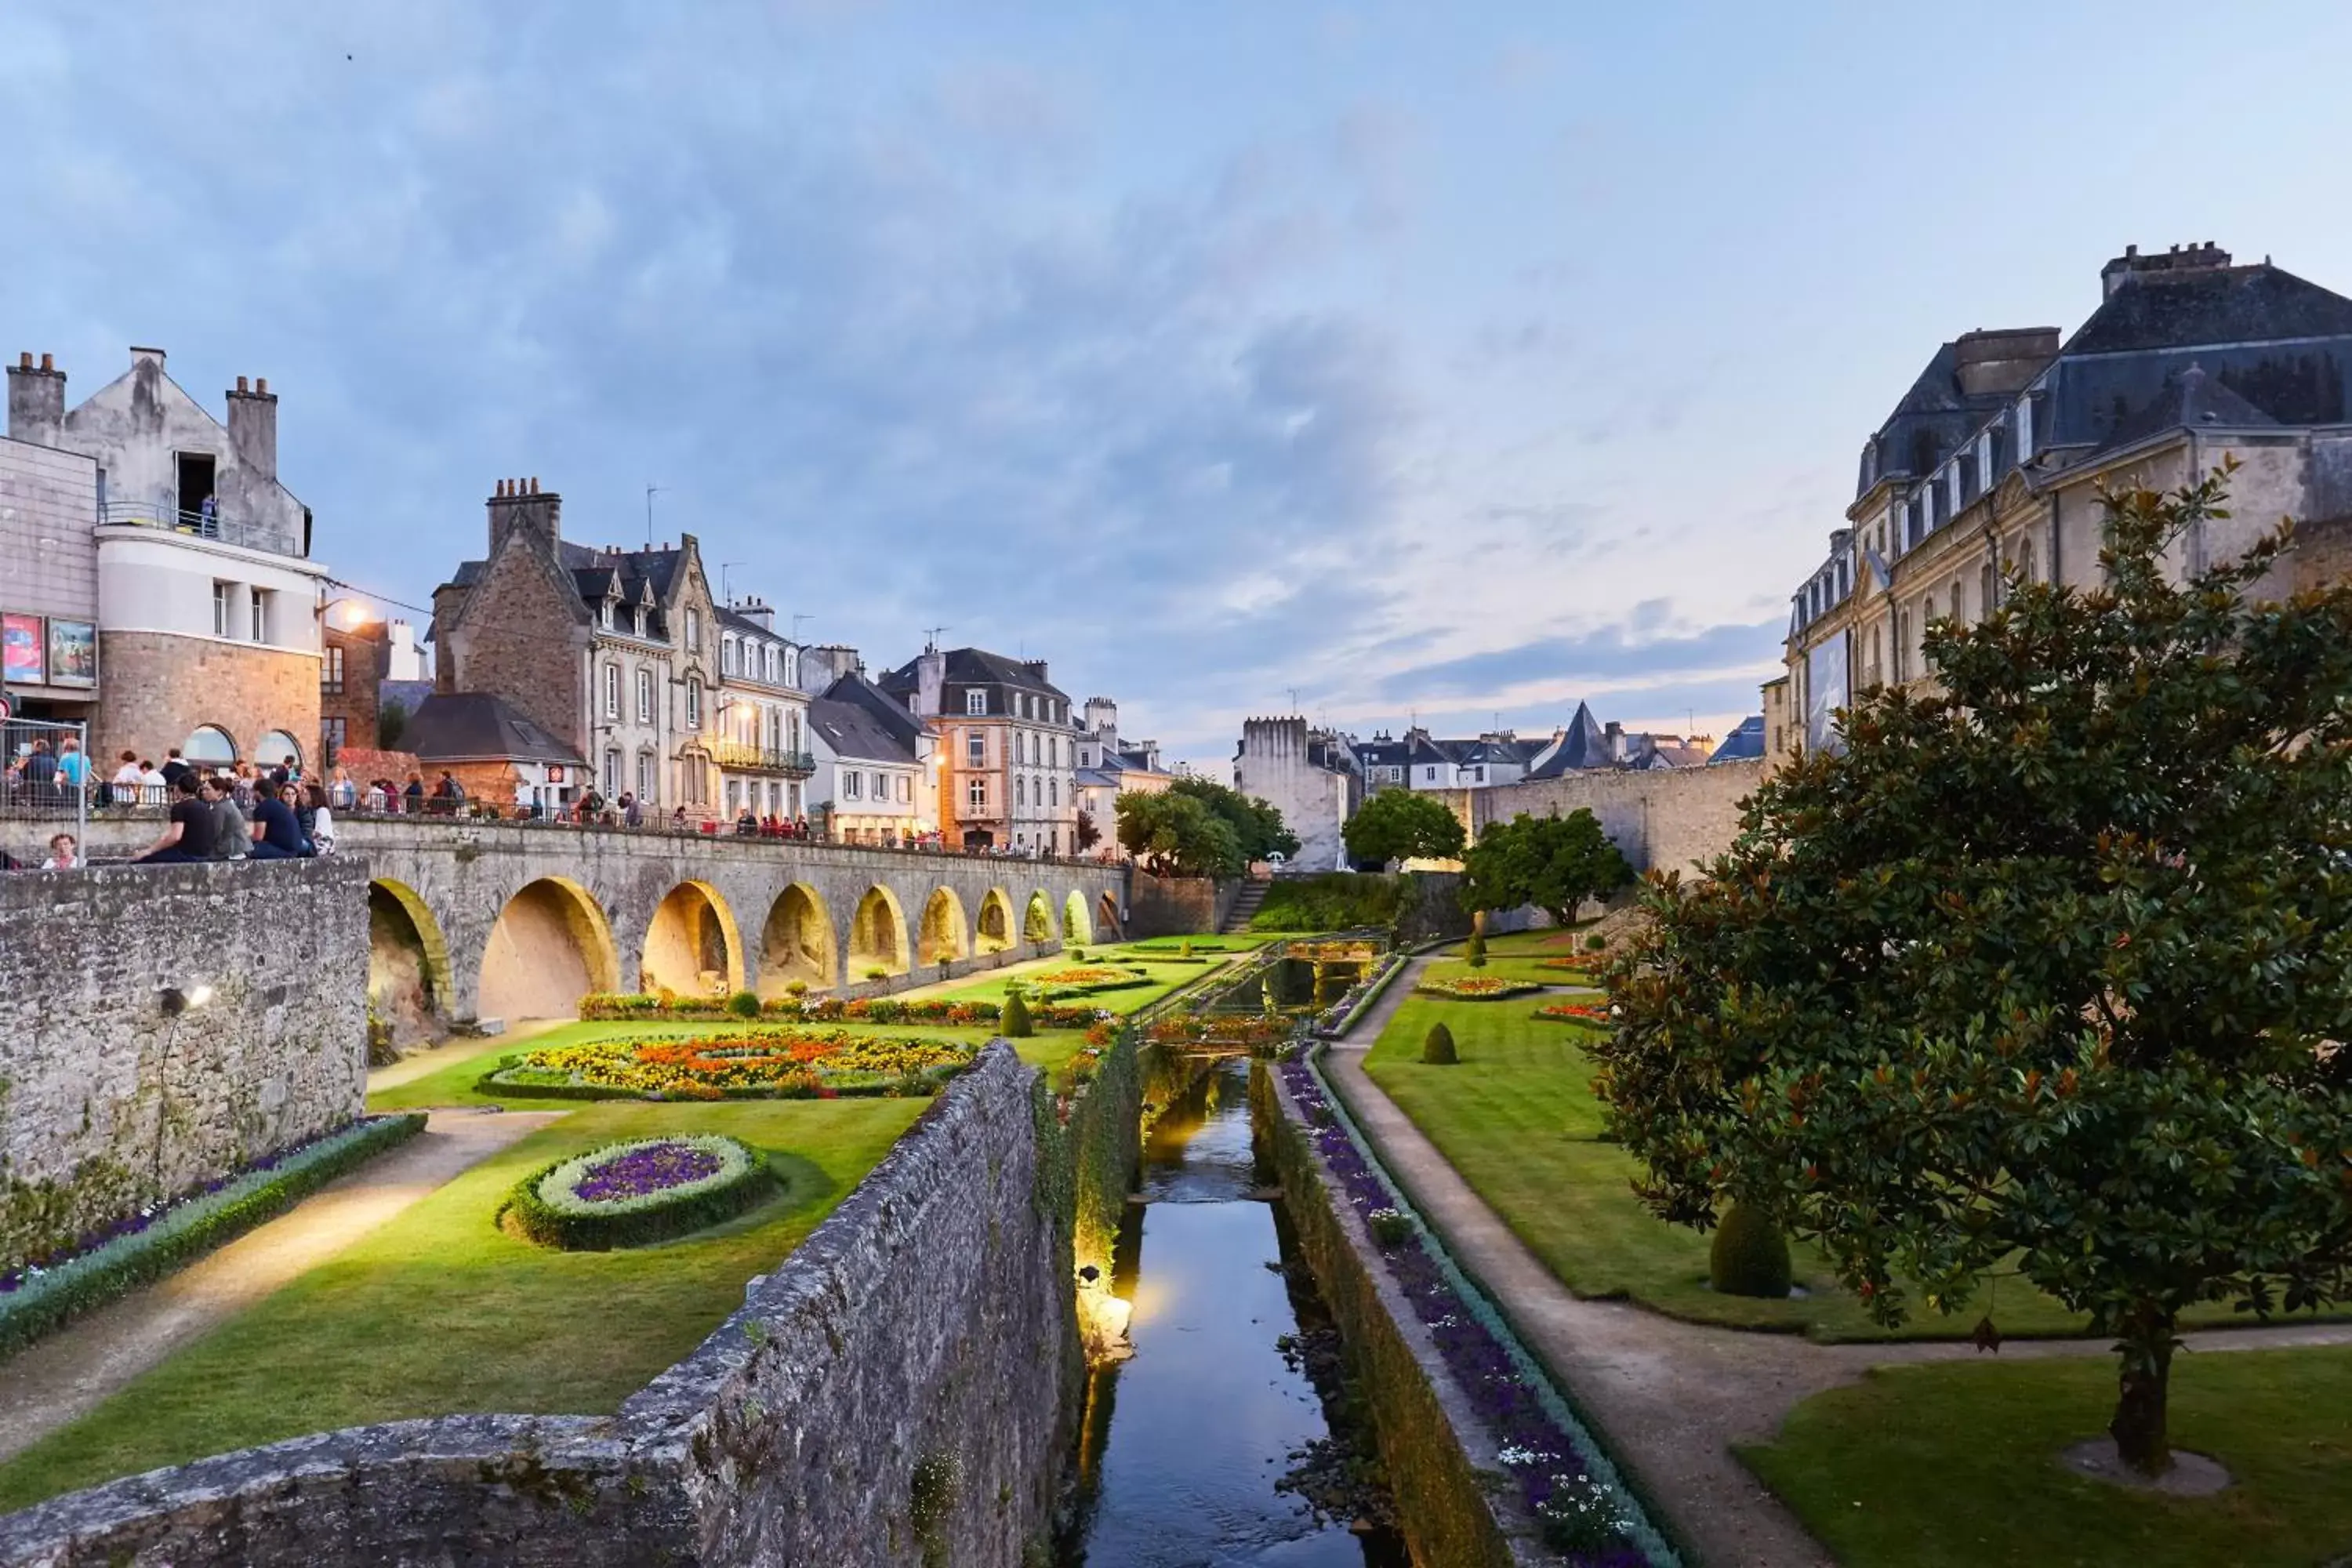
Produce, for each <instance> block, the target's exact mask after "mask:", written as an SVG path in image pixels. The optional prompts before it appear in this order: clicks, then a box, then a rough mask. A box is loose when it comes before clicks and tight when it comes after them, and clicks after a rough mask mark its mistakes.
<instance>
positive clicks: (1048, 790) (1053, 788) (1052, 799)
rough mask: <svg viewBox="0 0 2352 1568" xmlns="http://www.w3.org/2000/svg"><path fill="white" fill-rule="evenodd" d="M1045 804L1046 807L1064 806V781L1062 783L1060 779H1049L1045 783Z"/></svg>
mask: <svg viewBox="0 0 2352 1568" xmlns="http://www.w3.org/2000/svg"><path fill="white" fill-rule="evenodd" d="M1045 804H1046V805H1056V806H1057V805H1061V804H1062V781H1061V780H1059V779H1047V780H1046V781H1045Z"/></svg>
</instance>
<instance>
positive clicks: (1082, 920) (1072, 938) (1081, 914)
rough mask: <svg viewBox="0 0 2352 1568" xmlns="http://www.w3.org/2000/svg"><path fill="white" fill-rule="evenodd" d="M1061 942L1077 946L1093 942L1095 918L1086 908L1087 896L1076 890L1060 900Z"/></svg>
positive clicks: (1072, 890) (1071, 890)
mask: <svg viewBox="0 0 2352 1568" xmlns="http://www.w3.org/2000/svg"><path fill="white" fill-rule="evenodd" d="M1062 940H1063V941H1064V942H1076V943H1077V944H1078V945H1079V946H1082V947H1083V946H1085V945H1086V944H1087V943H1089V942H1093V941H1094V940H1095V918H1094V915H1093V913H1092V912H1091V911H1090V910H1087V896H1086V895H1085V894H1084V893H1081V892H1079V891H1078V890H1077V889H1076V888H1073V889H1070V896H1069V897H1068V898H1066V899H1064V900H1062Z"/></svg>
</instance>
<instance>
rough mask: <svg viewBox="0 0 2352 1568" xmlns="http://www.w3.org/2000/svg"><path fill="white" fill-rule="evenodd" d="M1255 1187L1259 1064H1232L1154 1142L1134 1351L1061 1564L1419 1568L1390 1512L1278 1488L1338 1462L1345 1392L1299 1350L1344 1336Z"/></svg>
mask: <svg viewBox="0 0 2352 1568" xmlns="http://www.w3.org/2000/svg"><path fill="white" fill-rule="evenodd" d="M1254 1190H1255V1184H1254V1177H1253V1172H1252V1166H1251V1156H1250V1113H1249V1064H1248V1063H1247V1062H1246V1061H1244V1060H1225V1061H1222V1062H1219V1063H1217V1064H1215V1065H1214V1066H1213V1067H1212V1068H1208V1069H1207V1070H1206V1071H1204V1072H1203V1073H1202V1074H1201V1075H1200V1076H1199V1077H1198V1078H1197V1079H1196V1080H1195V1081H1194V1082H1193V1083H1192V1085H1191V1086H1190V1088H1188V1089H1186V1090H1185V1091H1184V1092H1183V1093H1182V1094H1181V1096H1179V1097H1178V1098H1177V1099H1176V1100H1174V1102H1173V1103H1171V1105H1170V1106H1169V1107H1168V1108H1167V1109H1166V1110H1164V1111H1163V1112H1162V1113H1161V1114H1160V1117H1159V1118H1158V1120H1157V1121H1154V1123H1153V1124H1152V1128H1151V1131H1150V1136H1149V1137H1148V1139H1147V1140H1146V1142H1145V1144H1144V1151H1143V1173H1142V1191H1141V1194H1140V1195H1141V1197H1142V1198H1143V1200H1144V1202H1143V1203H1142V1204H1140V1205H1130V1206H1129V1211H1128V1213H1129V1222H1128V1225H1127V1226H1126V1228H1125V1231H1124V1232H1123V1234H1122V1235H1121V1236H1120V1237H1119V1245H1118V1256H1117V1260H1116V1263H1115V1265H1114V1268H1113V1271H1112V1272H1113V1287H1112V1288H1113V1290H1114V1291H1115V1293H1116V1294H1118V1295H1119V1296H1120V1297H1123V1298H1124V1299H1126V1300H1129V1301H1130V1302H1132V1303H1133V1304H1134V1316H1133V1318H1132V1320H1131V1321H1130V1322H1129V1335H1130V1337H1131V1338H1132V1340H1133V1342H1134V1345H1135V1355H1134V1358H1133V1359H1132V1360H1130V1361H1128V1362H1125V1363H1119V1364H1118V1365H1113V1366H1108V1367H1103V1368H1100V1369H1098V1370H1097V1371H1096V1372H1095V1373H1093V1374H1092V1376H1091V1378H1090V1379H1089V1382H1088V1386H1087V1420H1086V1427H1085V1436H1084V1439H1083V1443H1082V1447H1081V1451H1080V1454H1079V1461H1078V1474H1079V1479H1078V1495H1079V1508H1078V1510H1077V1512H1078V1517H1077V1519H1076V1525H1075V1528H1074V1530H1073V1531H1072V1532H1071V1538H1070V1539H1067V1540H1066V1541H1065V1542H1064V1543H1063V1546H1062V1550H1061V1553H1060V1556H1059V1563H1060V1565H1061V1568H1079V1565H1080V1564H1085V1565H1087V1568H1241V1565H1244V1564H1246V1565H1248V1568H1405V1565H1406V1564H1407V1563H1408V1561H1409V1560H1408V1558H1407V1556H1406V1553H1405V1551H1404V1547H1403V1545H1402V1542H1401V1541H1400V1540H1398V1538H1397V1537H1396V1535H1395V1534H1394V1532H1393V1531H1391V1530H1390V1529H1388V1528H1385V1527H1381V1526H1377V1525H1376V1526H1373V1527H1372V1528H1369V1529H1367V1528H1366V1525H1367V1524H1368V1523H1369V1522H1370V1518H1369V1516H1370V1514H1372V1513H1377V1512H1378V1511H1379V1509H1378V1508H1377V1507H1374V1508H1372V1509H1370V1510H1358V1509H1350V1510H1345V1511H1347V1512H1349V1513H1352V1514H1353V1516H1354V1517H1349V1518H1343V1517H1334V1516H1331V1515H1328V1514H1318V1510H1316V1509H1314V1508H1313V1507H1311V1506H1310V1505H1309V1504H1308V1503H1307V1502H1306V1501H1305V1500H1303V1499H1302V1498H1301V1497H1300V1496H1299V1495H1298V1493H1297V1492H1296V1491H1294V1490H1289V1489H1283V1488H1281V1487H1280V1486H1278V1485H1277V1483H1278V1482H1280V1481H1282V1480H1283V1479H1284V1478H1285V1477H1286V1475H1292V1474H1294V1473H1295V1472H1296V1471H1297V1468H1298V1467H1299V1463H1300V1456H1301V1455H1302V1454H1305V1453H1308V1452H1313V1451H1316V1450H1317V1449H1318V1446H1319V1447H1320V1448H1321V1449H1322V1450H1324V1451H1328V1449H1329V1447H1330V1444H1331V1439H1332V1437H1333V1430H1332V1424H1331V1416H1330V1415H1329V1414H1328V1413H1327V1401H1326V1398H1325V1396H1324V1394H1336V1389H1334V1388H1333V1387H1331V1386H1330V1378H1329V1375H1328V1373H1325V1374H1324V1377H1323V1381H1324V1382H1325V1384H1326V1387H1325V1391H1324V1394H1318V1389H1317V1385H1316V1379H1315V1378H1313V1377H1310V1376H1309V1375H1308V1373H1307V1371H1306V1370H1305V1368H1304V1367H1303V1366H1302V1364H1301V1361H1302V1358H1301V1357H1300V1356H1299V1355H1298V1354H1297V1353H1295V1351H1294V1353H1290V1354H1286V1353H1285V1352H1286V1347H1295V1346H1296V1345H1297V1343H1299V1342H1306V1343H1308V1344H1316V1343H1321V1344H1324V1345H1328V1344H1329V1343H1330V1342H1331V1341H1330V1335H1329V1330H1328V1323H1327V1322H1326V1321H1324V1320H1323V1318H1322V1314H1321V1305H1320V1303H1319V1302H1318V1301H1317V1300H1316V1299H1315V1297H1314V1293H1313V1289H1312V1286H1311V1284H1309V1283H1308V1282H1307V1271H1306V1268H1305V1267H1304V1265H1303V1264H1301V1265H1298V1266H1297V1267H1295V1268H1293V1267H1288V1266H1289V1265H1291V1264H1292V1263H1293V1262H1294V1261H1295V1251H1294V1249H1293V1248H1292V1247H1291V1246H1290V1244H1289V1236H1288V1226H1287V1222H1286V1216H1285V1215H1284V1214H1283V1211H1282V1206H1281V1205H1280V1204H1278V1203H1269V1202H1266V1201H1264V1199H1263V1198H1259V1197H1253V1196H1252V1195H1251V1194H1252V1193H1253V1192H1254ZM1323 1361H1324V1363H1325V1364H1328V1356H1327V1357H1325V1358H1323ZM1335 1407H1336V1406H1335ZM1339 1436H1340V1438H1341V1439H1342V1440H1343V1443H1344V1440H1345V1439H1346V1438H1348V1437H1349V1436H1350V1434H1349V1433H1347V1432H1345V1431H1344V1430H1343V1431H1342V1432H1341V1433H1340V1434H1339ZM1374 1501H1375V1502H1384V1500H1381V1499H1377V1498H1376V1499H1374Z"/></svg>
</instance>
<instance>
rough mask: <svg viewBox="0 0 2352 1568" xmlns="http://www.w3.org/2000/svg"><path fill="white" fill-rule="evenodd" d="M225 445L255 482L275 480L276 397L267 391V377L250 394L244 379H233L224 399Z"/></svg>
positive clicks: (276, 466)
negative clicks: (230, 388)
mask: <svg viewBox="0 0 2352 1568" xmlns="http://www.w3.org/2000/svg"><path fill="white" fill-rule="evenodd" d="M228 444H229V449H230V450H231V451H233V452H235V453H236V460H237V461H238V463H240V464H242V465H243V466H244V468H245V470H246V472H247V473H249V474H251V475H253V476H254V477H256V478H257V479H276V478H277V477H278V395H277V394H276V393H274V392H272V391H270V390H269V378H268V377H267V376H264V377H262V378H261V380H260V381H259V382H257V384H255V387H254V390H252V391H251V392H247V390H246V389H245V377H243V376H241V375H240V376H238V377H237V378H236V389H235V390H233V391H232V392H230V393H229V395H228Z"/></svg>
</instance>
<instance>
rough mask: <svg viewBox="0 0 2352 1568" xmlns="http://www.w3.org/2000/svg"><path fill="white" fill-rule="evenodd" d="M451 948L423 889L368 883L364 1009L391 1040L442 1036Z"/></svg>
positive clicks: (403, 1041)
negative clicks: (366, 999)
mask: <svg viewBox="0 0 2352 1568" xmlns="http://www.w3.org/2000/svg"><path fill="white" fill-rule="evenodd" d="M450 979H451V975H450V973H449V948H448V944H447V943H446V942H443V941H442V939H441V922H440V921H437V920H435V919H434V918H433V910H432V909H431V907H430V906H428V905H427V904H426V903H425V899H424V897H423V895H421V894H419V893H418V892H417V890H416V889H414V888H412V887H410V886H408V885H407V884H406V883H405V882H395V881H393V880H391V879H387V878H383V877H379V878H377V879H374V880H373V881H372V882H370V883H369V884H368V987H367V998H368V1014H369V1016H370V1017H371V1018H373V1020H375V1021H376V1022H377V1023H379V1024H381V1025H382V1026H383V1027H384V1028H385V1029H387V1030H389V1031H390V1036H391V1042H392V1044H393V1045H394V1046H409V1045H415V1044H417V1043H418V1042H420V1041H425V1040H435V1039H438V1038H440V1037H441V1029H442V1025H443V1024H444V1023H445V1022H446V1018H447V1016H448V1009H449V1007H450V1005H451V1004H452V1002H453V1001H454V998H453V997H452V996H451V994H450V988H449V983H450Z"/></svg>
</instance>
